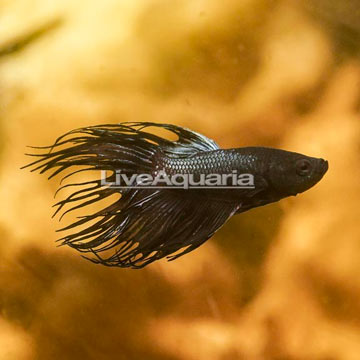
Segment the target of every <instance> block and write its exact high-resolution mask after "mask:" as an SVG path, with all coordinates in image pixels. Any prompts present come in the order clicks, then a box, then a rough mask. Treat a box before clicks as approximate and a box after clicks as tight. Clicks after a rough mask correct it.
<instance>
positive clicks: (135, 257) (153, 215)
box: [27, 123, 328, 268]
mask: <svg viewBox="0 0 360 360" xmlns="http://www.w3.org/2000/svg"><path fill="white" fill-rule="evenodd" d="M148 128H162V129H166V130H168V131H170V132H172V133H174V134H175V135H177V136H178V139H177V140H175V141H170V140H167V139H166V138H164V137H160V136H157V135H154V134H153V133H151V132H148V131H146V130H148ZM43 149H48V150H50V151H49V152H46V153H42V154H37V155H35V156H39V157H40V158H39V159H38V160H36V161H34V162H32V163H31V164H29V165H27V166H32V167H33V169H32V171H35V170H40V172H41V173H43V172H46V171H50V170H52V169H55V170H53V173H52V174H51V175H50V177H49V178H51V177H52V176H55V175H57V174H58V173H61V172H62V171H64V170H66V169H69V168H70V169H72V170H74V171H73V172H72V173H70V174H69V175H67V176H71V174H74V173H76V172H79V171H87V170H103V171H107V172H108V173H109V174H108V175H106V184H107V185H108V186H104V183H103V181H102V180H103V179H97V180H93V181H87V182H84V183H80V184H72V185H74V186H79V185H82V188H81V189H80V190H77V191H75V192H74V193H73V194H71V195H70V196H68V197H67V198H65V199H63V200H61V201H59V202H58V203H57V204H56V205H57V207H58V208H57V211H56V213H58V212H60V211H62V210H64V208H65V207H66V206H70V208H69V209H67V210H66V211H65V212H64V213H63V214H65V213H67V212H69V211H72V210H75V209H79V208H82V207H84V206H86V205H90V204H92V203H95V202H97V201H99V200H102V199H104V198H107V197H109V196H111V195H113V194H114V193H119V194H121V198H120V199H119V200H116V201H115V202H113V203H112V204H111V205H109V206H107V207H105V208H104V209H101V210H100V211H98V212H96V213H94V214H91V215H86V216H83V217H81V218H80V219H79V220H77V221H76V222H75V223H73V224H70V225H69V226H67V227H65V228H64V229H62V230H71V231H72V233H70V234H69V235H66V236H64V237H63V238H62V239H60V240H61V241H62V244H64V245H69V246H71V247H73V248H75V249H76V250H78V251H80V252H82V253H85V256H84V257H86V258H87V259H89V260H91V261H93V262H95V263H101V264H103V265H107V266H120V267H132V268H140V267H144V266H145V265H147V264H149V263H151V262H153V261H155V260H158V259H160V258H163V257H167V258H168V259H169V260H174V259H176V258H178V257H179V256H181V255H184V254H185V253H188V252H190V251H192V250H194V249H195V248H197V247H198V246H200V245H201V244H203V243H204V242H205V241H206V240H207V239H209V238H210V237H211V236H212V235H213V234H214V233H215V231H217V230H218V229H219V228H220V227H221V226H222V225H223V224H224V223H225V222H226V221H227V220H228V219H229V218H230V217H231V216H233V215H234V214H238V213H241V212H244V211H247V210H249V209H251V208H254V207H257V206H262V205H266V204H268V203H271V202H275V201H278V200H280V199H282V198H285V197H288V196H294V195H296V194H298V193H301V192H304V191H306V190H308V189H309V188H311V187H312V186H314V185H315V184H316V183H317V182H318V181H320V180H321V178H322V177H323V176H324V174H325V173H326V171H327V169H328V163H327V161H325V160H323V159H318V158H313V157H309V156H305V155H302V154H299V153H294V152H289V151H285V150H280V149H273V148H265V147H243V148H235V149H221V148H220V147H219V146H218V145H217V144H216V143H215V142H214V141H213V140H211V139H208V138H207V137H205V136H204V135H201V134H199V133H196V132H194V131H191V130H189V129H185V128H182V127H179V126H175V125H170V124H157V123H122V124H118V125H101V126H92V127H87V128H82V129H78V130H73V131H71V132H69V133H67V134H65V135H63V136H61V137H60V138H58V139H57V141H56V142H55V144H54V145H52V146H49V147H45V148H43ZM79 166H80V167H85V168H80V169H78V167H79ZM120 173H121V174H122V175H123V176H126V177H127V179H129V178H131V177H135V176H136V175H138V174H143V175H144V176H150V177H151V178H152V179H154V178H157V177H159V176H160V175H161V176H162V177H164V176H166V177H167V178H168V179H169V178H171V179H179V178H181V179H185V177H186V179H188V178H189V177H190V178H191V179H192V180H191V181H190V183H191V184H192V183H194V184H195V185H194V186H191V187H190V188H189V187H186V188H185V187H181V186H174V185H173V184H169V183H168V182H161V184H160V186H154V185H153V184H151V185H149V186H147V187H145V186H143V185H142V184H143V183H142V182H136V183H134V184H131V185H128V186H121V187H119V186H111V185H109V184H112V185H114V184H117V183H116V181H115V180H117V179H118V175H119V174H120ZM239 174H240V175H239ZM238 175H239V176H240V178H238V177H237V176H238ZM211 176H212V178H213V180H214V179H216V180H222V183H221V186H218V184H216V185H214V186H210V185H211V184H213V183H212V182H211V181H210V180H208V179H209V177H211ZM241 176H243V177H245V178H246V179H247V183H246V181H245V185H244V186H239V183H234V180H237V181H239V180H238V179H241ZM158 179H159V178H158ZM205 179H206V181H208V182H206V181H205ZM204 181H205V183H204ZM176 184H178V183H176ZM199 184H200V185H202V186H199ZM204 184H205V185H204ZM209 184H210V185H209ZM241 184H243V183H241ZM70 185H71V184H70ZM70 185H65V186H70ZM187 185H189V184H188V183H187ZM77 229H80V230H77Z"/></svg>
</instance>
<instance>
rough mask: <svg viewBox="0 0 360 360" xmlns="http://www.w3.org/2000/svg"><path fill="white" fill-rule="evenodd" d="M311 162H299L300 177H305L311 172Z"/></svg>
mask: <svg viewBox="0 0 360 360" xmlns="http://www.w3.org/2000/svg"><path fill="white" fill-rule="evenodd" d="M311 168H312V166H311V162H310V161H309V160H305V159H302V160H298V161H297V162H296V173H297V174H298V175H300V176H305V175H308V174H310V172H311Z"/></svg>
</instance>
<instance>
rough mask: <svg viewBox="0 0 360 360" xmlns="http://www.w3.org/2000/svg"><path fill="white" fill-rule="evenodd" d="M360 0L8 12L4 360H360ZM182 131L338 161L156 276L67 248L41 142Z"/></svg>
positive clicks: (2, 155)
mask: <svg viewBox="0 0 360 360" xmlns="http://www.w3.org/2000/svg"><path fill="white" fill-rule="evenodd" d="M359 41H360V1H359V0H347V1H336V0H298V1H296V0H242V1H238V0H221V1H220V0H103V1H96V0H86V1H81V0H52V1H47V0H1V2H0V199H1V205H0V359H4V360H13V359H15V360H23V359H24V360H25V359H26V360H28V359H29V360H32V359H99V360H100V359H120V360H122V359H124V360H240V359H246V360H351V359H354V360H358V359H360V300H359V299H360V227H359V218H360V217H359V216H360V206H359V200H360V181H359V178H360V176H359V175H360V121H359V120H360V119H359V105H360V101H359V100H360V61H359V53H360V42H359ZM121 121H156V122H168V123H174V124H178V125H183V126H187V127H190V128H192V129H194V130H196V131H199V132H202V133H204V134H205V135H207V136H208V137H211V138H214V139H215V140H216V141H217V142H218V143H219V144H220V145H221V146H222V147H239V146H246V145H263V146H264V145H265V146H273V147H279V148H283V149H287V150H292V151H298V152H301V153H305V154H308V155H311V156H318V157H323V158H326V159H327V160H329V164H330V169H329V172H328V173H327V174H326V176H325V177H324V179H323V180H322V181H321V182H320V183H319V184H318V185H317V186H316V187H314V188H313V189H311V190H310V191H308V192H306V193H304V194H302V195H299V196H298V197H296V198H291V199H286V200H283V201H281V202H280V203H277V204H272V205H268V206H266V207H263V208H259V209H254V210H251V211H249V212H247V213H244V214H242V215H239V216H235V217H233V218H232V219H231V220H230V221H229V222H228V223H227V224H226V225H225V226H224V227H223V228H222V229H221V230H220V231H219V232H218V233H217V234H216V235H215V236H214V237H213V238H212V239H211V240H210V241H208V242H207V243H205V244H204V245H203V246H202V247H200V248H199V249H198V250H196V251H194V252H192V253H190V254H188V255H186V256H185V257H182V258H180V259H178V260H177V261H175V262H171V263H167V262H166V261H160V262H157V263H154V264H152V265H150V266H148V267H146V268H145V269H143V270H131V269H117V268H105V267H101V266H96V265H94V264H92V263H90V262H87V261H85V260H83V259H81V258H80V256H79V255H78V254H77V253H74V251H73V250H71V249H70V248H56V246H55V240H56V238H57V234H56V233H55V230H56V229H57V228H59V227H60V224H59V223H58V221H57V219H53V220H52V219H51V214H52V209H51V206H52V204H53V203H54V199H53V194H54V191H55V189H56V188H57V186H58V181H57V180H56V179H55V180H52V181H47V179H46V177H45V176H40V175H38V174H33V173H30V172H29V171H27V170H20V169H19V168H20V167H21V166H22V165H24V164H26V163H27V162H28V160H29V159H27V158H26V156H25V155H24V153H25V152H26V148H25V146H26V145H39V146H40V145H48V144H50V143H52V142H53V140H54V139H55V138H56V137H57V136H58V135H60V134H62V133H64V132H66V131H68V130H71V129H73V128H77V127H80V126H86V125H93V124H101V123H117V122H121Z"/></svg>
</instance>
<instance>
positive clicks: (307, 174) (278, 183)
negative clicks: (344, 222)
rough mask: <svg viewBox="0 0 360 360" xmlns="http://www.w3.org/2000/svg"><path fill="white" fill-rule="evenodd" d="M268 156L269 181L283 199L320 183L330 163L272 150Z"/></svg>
mask: <svg viewBox="0 0 360 360" xmlns="http://www.w3.org/2000/svg"><path fill="white" fill-rule="evenodd" d="M271 150H272V151H270V153H268V154H267V156H268V158H267V164H268V169H267V173H268V176H267V179H266V180H267V181H268V183H269V185H270V187H271V188H272V189H273V190H274V191H275V192H277V193H278V194H279V195H281V196H282V197H286V196H291V195H296V194H299V193H302V192H304V191H306V190H308V189H310V188H311V187H313V186H314V185H315V184H316V183H318V182H319V181H320V180H321V179H322V177H323V176H324V175H325V173H326V172H327V170H328V162H327V161H326V160H324V159H320V158H314V157H310V156H306V155H302V154H298V153H294V152H289V151H284V150H276V149H271Z"/></svg>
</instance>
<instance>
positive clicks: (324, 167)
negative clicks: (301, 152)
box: [318, 159, 329, 175]
mask: <svg viewBox="0 0 360 360" xmlns="http://www.w3.org/2000/svg"><path fill="white" fill-rule="evenodd" d="M328 169H329V163H328V161H327V160H324V159H319V165H318V172H319V173H320V174H322V175H325V173H326V172H327V171H328Z"/></svg>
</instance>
